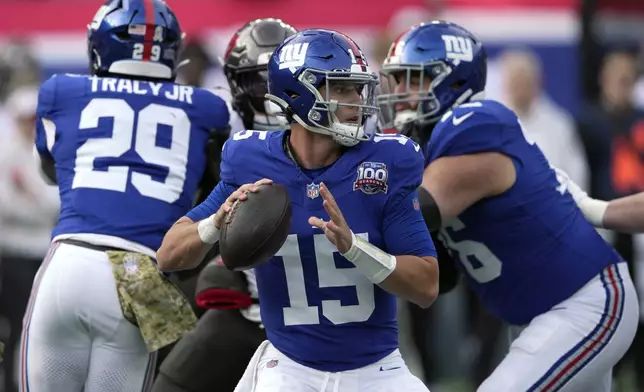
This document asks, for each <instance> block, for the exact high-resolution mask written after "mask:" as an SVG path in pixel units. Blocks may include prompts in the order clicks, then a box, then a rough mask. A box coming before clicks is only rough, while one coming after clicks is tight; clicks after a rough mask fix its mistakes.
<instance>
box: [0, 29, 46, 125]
mask: <svg viewBox="0 0 644 392" xmlns="http://www.w3.org/2000/svg"><path fill="white" fill-rule="evenodd" d="M39 79H40V67H39V65H38V62H37V61H36V59H35V58H34V56H33V54H32V53H31V49H30V48H29V46H27V45H26V44H25V43H22V42H19V41H9V42H8V43H6V44H4V45H2V44H0V134H1V133H2V132H6V131H7V130H8V129H9V128H11V126H12V120H11V118H10V116H9V115H8V114H7V112H6V110H5V109H4V108H3V103H4V102H5V100H6V98H7V95H8V94H9V91H11V90H13V89H14V88H16V87H18V86H20V85H24V84H34V83H38V82H39Z"/></svg>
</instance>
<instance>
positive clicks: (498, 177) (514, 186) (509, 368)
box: [379, 21, 638, 392]
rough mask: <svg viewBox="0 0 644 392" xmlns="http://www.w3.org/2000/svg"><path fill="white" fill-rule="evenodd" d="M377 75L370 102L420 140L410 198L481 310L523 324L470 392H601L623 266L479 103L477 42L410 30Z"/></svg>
mask: <svg viewBox="0 0 644 392" xmlns="http://www.w3.org/2000/svg"><path fill="white" fill-rule="evenodd" d="M383 71H384V72H385V73H386V74H388V75H389V77H390V78H391V82H392V84H391V85H392V86H394V87H393V93H392V94H390V95H383V96H381V97H380V98H379V99H380V103H381V104H382V105H383V106H387V107H388V108H389V109H390V110H391V111H392V112H393V114H394V115H393V116H392V117H394V118H397V120H398V121H397V124H398V127H399V129H400V130H401V131H402V132H408V131H409V130H410V129H411V128H416V132H417V133H418V131H420V134H421V135H424V136H425V137H426V138H428V139H429V142H428V144H427V146H426V149H425V160H426V165H427V167H426V169H425V173H424V178H423V184H422V188H420V189H419V196H420V204H421V208H422V209H423V213H424V214H425V215H426V216H427V217H428V218H429V219H428V224H429V225H431V226H432V227H431V229H436V228H439V227H440V228H441V230H440V238H441V240H442V242H443V243H444V244H445V246H446V247H447V248H448V249H449V250H450V251H451V252H452V253H453V254H454V256H455V259H456V258H458V259H460V262H461V263H460V264H461V267H462V269H464V270H465V275H466V278H467V281H468V283H469V286H470V287H471V288H472V289H473V290H474V291H475V292H476V293H477V294H478V296H479V298H480V300H481V301H482V302H483V304H484V306H485V307H486V308H487V309H488V310H490V311H491V312H492V313H493V314H494V315H496V316H497V317H499V318H501V319H503V320H504V321H506V322H508V323H510V324H512V325H516V326H525V328H524V329H523V330H522V332H521V334H520V335H519V336H518V337H517V338H516V340H514V341H513V343H512V345H511V347H510V351H509V353H508V354H507V356H506V357H505V359H504V360H503V361H502V362H501V364H500V365H499V366H498V367H497V368H496V370H495V371H494V372H493V373H492V375H491V376H490V377H489V378H488V379H487V380H486V381H485V382H484V383H483V384H482V385H481V386H480V387H479V388H478V391H480V392H487V391H490V392H492V391H494V392H504V391H507V392H520V391H548V392H550V391H584V392H593V391H602V392H608V391H610V383H611V370H612V367H613V365H614V364H615V363H616V362H617V361H618V360H619V359H620V358H621V357H622V355H623V354H624V352H625V351H626V349H627V348H628V347H629V345H630V344H631V342H632V340H633V337H634V333H635V328H636V325H637V318H638V304H637V299H636V294H635V290H634V288H633V283H632V282H631V278H630V276H629V274H628V271H627V268H626V264H625V263H624V262H623V260H622V259H621V258H620V257H619V256H618V255H617V254H616V252H615V251H614V250H613V249H612V248H611V247H610V246H609V245H608V244H606V242H604V241H603V240H602V238H601V237H600V236H599V235H598V234H597V232H596V231H595V229H593V228H592V227H591V226H590V224H588V222H587V221H586V220H585V219H584V216H583V214H582V213H581V211H580V210H579V209H578V208H577V206H576V205H575V201H574V200H573V198H572V197H571V195H570V194H569V192H568V191H567V189H566V187H565V186H563V185H562V184H561V183H560V182H559V181H558V179H557V176H556V174H555V171H554V170H553V169H552V168H550V166H549V164H548V161H547V160H546V158H545V157H544V155H543V154H542V152H541V151H540V150H539V148H538V147H537V146H536V145H535V144H534V143H532V142H530V141H528V140H526V138H525V137H524V134H523V131H522V128H521V124H520V123H519V121H518V120H517V117H516V115H515V114H514V113H513V112H512V111H511V110H509V109H508V108H506V107H505V106H503V105H502V104H500V103H498V102H494V101H490V100H484V99H483V97H482V95H483V92H484V88H485V79H486V58H485V52H484V49H483V46H482V44H481V42H480V41H479V40H478V39H477V38H476V37H474V36H473V35H472V34H471V33H470V32H468V31H467V30H465V29H463V28H462V27H460V26H457V25H455V24H452V23H447V22H442V21H436V22H430V23H428V24H422V25H419V26H415V27H413V28H411V29H410V30H409V31H407V32H405V33H403V34H402V35H401V36H400V37H399V38H398V40H397V41H395V42H394V43H393V44H392V46H391V49H390V52H389V55H388V57H387V58H386V59H385V62H384V64H383ZM381 107H382V106H381ZM430 135H431V136H430ZM430 217H431V218H430ZM441 222H443V224H442V227H441V224H440V223H441Z"/></svg>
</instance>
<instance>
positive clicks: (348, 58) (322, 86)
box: [266, 29, 378, 146]
mask: <svg viewBox="0 0 644 392" xmlns="http://www.w3.org/2000/svg"><path fill="white" fill-rule="evenodd" d="M377 85H378V76H377V75H376V74H375V73H374V72H371V71H370V70H369V66H368V64H367V60H366V59H365V57H364V55H363V54H362V51H361V50H360V48H359V47H358V45H356V43H355V42H354V41H353V40H352V39H351V38H349V37H347V36H346V35H344V34H342V33H339V32H337V31H332V30H322V29H311V30H303V31H300V32H299V33H297V34H294V35H292V36H290V37H289V38H287V39H286V40H285V41H284V42H283V43H282V44H281V45H280V46H279V47H278V48H277V49H275V52H273V54H272V55H271V58H270V60H269V62H268V94H266V98H268V99H269V100H271V101H272V102H274V103H275V104H277V105H278V106H279V107H280V109H281V110H282V113H283V114H284V115H285V116H286V117H287V119H289V121H290V122H297V123H298V124H300V125H302V126H303V127H304V128H306V129H307V130H309V131H311V132H316V133H320V134H324V135H330V136H332V137H333V139H334V140H335V141H336V142H337V143H339V144H342V145H344V146H354V145H356V144H357V143H359V142H360V141H367V140H370V139H371V137H372V136H373V134H372V133H371V134H370V133H368V132H367V131H366V130H365V127H364V124H365V121H366V119H367V117H369V116H372V115H375V114H377V112H378V107H377V105H376V95H375V89H376V86H377ZM334 94H340V95H345V96H347V97H353V98H350V99H349V98H347V102H341V101H339V100H336V99H327V97H329V96H331V95H334ZM340 108H350V109H351V110H355V117H354V118H352V119H350V121H346V122H341V121H340V119H339V118H338V116H337V115H336V114H337V111H338V109H340ZM374 131H375V130H374Z"/></svg>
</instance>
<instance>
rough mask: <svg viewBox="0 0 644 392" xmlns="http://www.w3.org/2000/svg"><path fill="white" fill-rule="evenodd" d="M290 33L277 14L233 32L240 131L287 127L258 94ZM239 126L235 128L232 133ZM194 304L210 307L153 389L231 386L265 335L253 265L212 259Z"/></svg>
mask: <svg viewBox="0 0 644 392" xmlns="http://www.w3.org/2000/svg"><path fill="white" fill-rule="evenodd" d="M295 33H296V30H295V29H294V28H293V27H291V26H290V25H288V24H286V23H284V22H282V21H281V20H279V19H273V18H265V19H256V20H253V21H251V22H249V23H247V24H245V25H244V26H243V27H241V28H240V29H239V30H238V31H237V32H236V33H235V34H234V35H233V37H232V38H231V40H230V43H229V44H228V47H227V49H226V52H225V55H224V58H223V59H221V62H222V64H223V68H224V73H225V76H226V79H227V80H228V84H229V87H230V92H231V96H232V100H231V106H232V108H233V110H234V111H235V112H236V113H237V114H238V115H239V116H240V118H241V120H242V121H241V122H242V123H243V126H244V128H245V129H254V130H263V131H266V130H276V131H277V130H281V129H285V128H286V127H287V126H288V123H287V121H286V119H285V118H283V117H278V116H276V115H275V114H274V113H275V112H279V108H277V107H275V109H272V106H271V105H272V104H270V103H269V102H268V101H267V100H266V99H265V98H264V94H266V92H267V88H266V72H267V62H268V59H269V58H270V56H271V54H272V53H273V51H274V50H275V49H276V48H277V47H278V46H279V45H280V44H281V43H282V41H283V40H284V39H286V38H287V37H289V36H291V35H293V34H295ZM242 130H243V129H234V127H233V129H232V130H231V134H232V133H235V132H238V131H242ZM220 150H221V149H220ZM199 201H201V200H198V202H199ZM196 302H197V304H198V305H199V306H201V307H203V308H207V309H209V310H208V311H206V313H205V314H203V316H201V318H200V319H199V321H198V323H197V328H196V329H195V330H194V331H193V332H191V333H189V334H187V335H185V336H184V338H183V339H182V340H180V341H179V342H178V343H177V344H176V346H175V347H174V348H173V349H172V351H171V352H170V354H169V355H168V357H167V358H166V359H165V361H164V362H163V364H162V365H161V367H160V372H159V375H158V377H157V379H156V381H155V383H154V386H153V389H152V392H201V391H204V392H211V391H217V392H233V391H234V389H235V386H236V385H237V382H238V381H239V379H240V378H241V376H242V374H243V372H244V370H245V369H246V366H247V365H248V362H249V361H250V359H251V357H252V356H253V353H254V352H255V350H256V349H257V347H258V346H259V345H260V344H261V342H262V341H264V340H265V339H266V333H265V332H264V328H263V326H262V324H261V320H260V316H259V305H258V301H257V286H256V283H255V274H254V271H252V270H249V271H244V272H233V271H229V270H228V269H226V268H225V267H224V266H223V265H221V264H219V263H217V259H215V260H213V261H211V262H210V263H208V264H207V266H205V268H204V269H203V270H202V271H201V272H200V274H199V279H198V282H197V288H196Z"/></svg>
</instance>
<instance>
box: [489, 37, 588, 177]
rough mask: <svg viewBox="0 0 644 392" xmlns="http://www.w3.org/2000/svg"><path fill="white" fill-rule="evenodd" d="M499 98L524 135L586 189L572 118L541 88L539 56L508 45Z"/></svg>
mask: <svg viewBox="0 0 644 392" xmlns="http://www.w3.org/2000/svg"><path fill="white" fill-rule="evenodd" d="M499 65H500V69H499V71H500V75H501V77H502V97H503V98H502V100H503V101H504V103H505V104H506V105H508V106H509V107H510V108H511V109H512V110H514V112H515V113H516V114H517V116H518V117H519V120H520V121H521V125H522V126H523V131H524V132H525V134H526V137H527V138H528V139H530V140H532V141H534V142H536V143H537V145H538V146H539V147H540V148H541V150H542V151H543V153H544V155H545V156H546V158H548V161H550V164H551V165H553V166H556V167H559V168H560V169H562V170H564V171H565V172H566V173H568V175H569V176H570V178H571V179H572V180H573V181H575V182H576V183H577V184H579V185H580V186H581V187H582V188H584V189H586V188H587V186H588V163H587V161H586V156H585V153H584V148H583V145H582V143H581V140H580V138H579V136H578V135H577V132H576V129H575V124H574V121H573V118H572V117H571V116H570V114H569V113H568V112H566V111H565V110H564V109H563V108H561V107H559V106H558V105H557V104H555V103H554V102H553V101H552V100H551V99H550V98H549V97H548V96H546V94H545V93H544V92H543V72H542V68H541V60H540V59H539V57H538V56H537V55H536V54H535V53H533V52H532V51H530V50H519V49H511V50H507V51H505V52H503V53H502V54H501V56H500V60H499Z"/></svg>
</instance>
